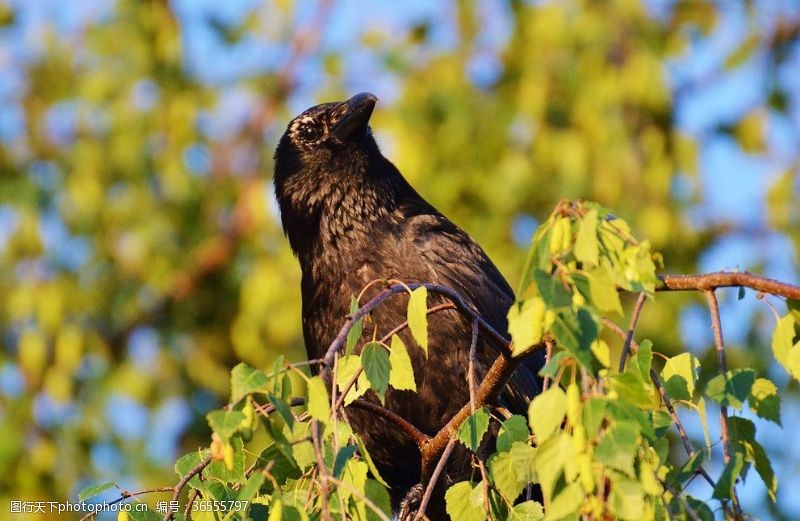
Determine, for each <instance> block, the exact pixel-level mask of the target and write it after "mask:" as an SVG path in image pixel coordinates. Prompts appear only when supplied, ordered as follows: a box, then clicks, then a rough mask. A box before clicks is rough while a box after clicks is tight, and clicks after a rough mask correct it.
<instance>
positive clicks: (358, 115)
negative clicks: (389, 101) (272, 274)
mask: <svg viewBox="0 0 800 521" xmlns="http://www.w3.org/2000/svg"><path fill="white" fill-rule="evenodd" d="M377 100H378V98H377V97H375V95H373V94H369V93H366V92H363V93H361V94H356V95H355V96H353V97H352V98H350V99H349V100H347V101H342V102H336V103H323V104H321V105H316V106H314V107H311V108H310V109H308V110H306V111H305V112H303V113H302V114H300V115H299V116H297V117H296V118H294V119H293V120H292V121H291V122H290V123H289V126H288V127H287V129H286V132H285V133H284V134H283V137H281V140H280V143H279V144H278V148H277V149H276V150H275V178H274V181H275V195H276V196H277V199H278V203H279V204H280V208H281V220H282V221H283V227H284V230H285V231H286V234H287V235H288V237H289V242H290V243H291V244H292V249H294V251H295V252H298V251H299V250H302V249H304V247H305V246H307V245H309V244H311V243H313V242H314V241H315V240H316V239H317V238H320V239H322V240H323V241H325V242H328V243H331V242H338V241H341V240H343V239H347V238H348V237H349V238H353V237H354V235H355V234H356V233H359V232H364V231H366V230H367V229H368V223H370V222H375V221H376V220H378V219H380V218H381V216H385V215H386V214H387V212H388V211H390V210H391V208H393V207H394V205H395V193H396V186H397V185H398V183H405V181H404V180H401V179H402V177H401V176H400V173H399V172H398V171H397V169H396V168H395V167H394V166H393V165H392V164H391V163H390V162H389V161H388V160H387V159H386V158H384V157H383V156H382V155H381V153H380V150H379V149H378V145H377V144H376V143H375V139H374V138H373V137H372V132H371V130H370V128H369V118H370V116H371V115H372V110H373V108H374V107H375V102H376V101H377Z"/></svg>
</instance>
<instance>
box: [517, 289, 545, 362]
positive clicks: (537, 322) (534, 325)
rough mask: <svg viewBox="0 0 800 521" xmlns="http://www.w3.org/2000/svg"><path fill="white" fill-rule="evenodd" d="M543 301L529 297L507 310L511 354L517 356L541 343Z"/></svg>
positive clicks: (543, 312) (543, 313)
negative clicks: (511, 343)
mask: <svg viewBox="0 0 800 521" xmlns="http://www.w3.org/2000/svg"><path fill="white" fill-rule="evenodd" d="M544 315H545V305H544V300H542V299H541V298H540V297H531V298H529V299H526V300H525V301H524V302H522V304H514V305H512V306H511V308H509V310H508V332H509V333H510V334H511V340H512V341H513V345H512V350H511V354H512V356H516V355H519V354H521V353H524V352H526V351H527V350H528V348H529V347H531V346H532V345H536V344H538V343H539V342H541V341H542V335H543V334H544Z"/></svg>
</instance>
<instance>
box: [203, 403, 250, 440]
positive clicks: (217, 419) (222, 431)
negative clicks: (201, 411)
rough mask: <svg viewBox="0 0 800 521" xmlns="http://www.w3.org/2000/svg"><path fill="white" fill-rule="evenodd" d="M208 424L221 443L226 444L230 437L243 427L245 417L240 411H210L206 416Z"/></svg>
mask: <svg viewBox="0 0 800 521" xmlns="http://www.w3.org/2000/svg"><path fill="white" fill-rule="evenodd" d="M206 418H207V419H208V424H209V425H210V426H211V428H212V429H213V430H214V432H216V433H217V434H219V437H220V438H222V441H224V442H227V441H228V440H229V439H230V438H231V436H233V435H234V434H236V432H238V430H239V429H240V428H242V427H244V426H245V422H246V417H245V415H244V413H243V412H242V411H237V410H233V409H231V410H227V411H212V412H210V413H208V414H207V415H206Z"/></svg>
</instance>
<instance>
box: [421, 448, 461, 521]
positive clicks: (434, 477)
mask: <svg viewBox="0 0 800 521" xmlns="http://www.w3.org/2000/svg"><path fill="white" fill-rule="evenodd" d="M455 446H456V438H455V437H453V438H451V439H450V441H448V442H447V446H446V447H445V448H444V451H443V452H442V455H441V457H440V458H439V462H438V463H437V464H436V468H435V469H433V473H432V474H431V479H430V480H428V485H427V486H426V487H425V494H423V496H422V501H421V502H420V504H419V510H418V511H417V515H416V516H414V521H418V520H420V519H423V518H425V509H426V508H428V503H429V502H430V500H431V496H432V495H433V489H434V488H435V487H436V482H437V481H439V476H440V475H441V474H442V471H443V470H444V467H445V465H447V460H448V459H449V458H450V454H451V453H452V452H453V448H454V447H455Z"/></svg>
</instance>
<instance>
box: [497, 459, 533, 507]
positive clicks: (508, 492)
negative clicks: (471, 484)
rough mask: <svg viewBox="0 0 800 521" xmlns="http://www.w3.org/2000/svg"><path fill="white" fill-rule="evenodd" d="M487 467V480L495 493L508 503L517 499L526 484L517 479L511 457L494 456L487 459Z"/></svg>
mask: <svg viewBox="0 0 800 521" xmlns="http://www.w3.org/2000/svg"><path fill="white" fill-rule="evenodd" d="M531 448H533V447H531ZM487 466H488V470H489V478H490V479H491V480H492V483H493V484H494V486H495V488H496V489H497V491H498V492H500V494H501V495H502V496H503V497H504V498H505V499H506V500H507V501H509V502H513V501H514V500H515V499H517V496H519V494H520V492H522V489H523V488H525V485H526V483H525V482H523V481H522V480H521V479H519V478H518V477H517V473H516V471H515V470H514V458H513V456H511V454H510V453H509V452H500V453H498V454H494V455H492V456H491V457H490V458H489V461H488V464H487Z"/></svg>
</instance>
